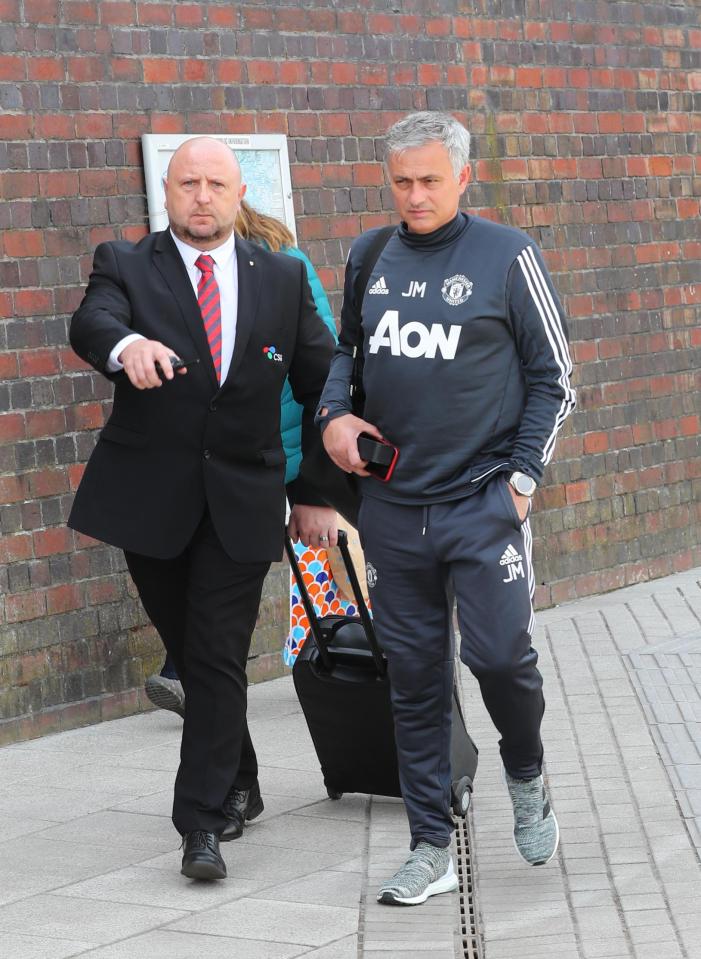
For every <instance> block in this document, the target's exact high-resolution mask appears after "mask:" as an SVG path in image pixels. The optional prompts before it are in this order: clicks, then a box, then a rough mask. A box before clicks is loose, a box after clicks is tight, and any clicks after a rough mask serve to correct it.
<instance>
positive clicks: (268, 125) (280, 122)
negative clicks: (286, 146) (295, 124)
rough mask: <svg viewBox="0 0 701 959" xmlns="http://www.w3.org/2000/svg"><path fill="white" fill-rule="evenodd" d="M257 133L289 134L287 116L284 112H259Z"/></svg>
mask: <svg viewBox="0 0 701 959" xmlns="http://www.w3.org/2000/svg"><path fill="white" fill-rule="evenodd" d="M256 132H257V133H284V134H285V135H286V134H287V132H288V131H287V118H286V117H285V114H284V113H259V114H257V116H256Z"/></svg>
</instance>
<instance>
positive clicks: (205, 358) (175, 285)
mask: <svg viewBox="0 0 701 959" xmlns="http://www.w3.org/2000/svg"><path fill="white" fill-rule="evenodd" d="M153 262H154V265H155V267H156V269H157V270H158V272H159V273H160V274H161V276H162V277H163V279H164V280H165V281H166V283H167V284H168V286H169V287H170V290H171V292H172V294H173V297H174V298H175V302H176V303H177V305H178V308H179V310H180V313H181V315H182V317H183V320H184V321H185V326H186V327H187V329H188V332H189V333H190V336H191V337H192V341H193V343H194V345H195V350H196V352H197V355H198V356H199V358H200V362H201V363H202V364H203V368H204V369H206V370H207V371H208V376H209V378H210V380H211V381H212V385H213V386H214V387H215V388H216V389H218V388H219V383H218V382H217V374H216V372H215V369H214V363H213V362H212V354H211V352H210V349H209V343H208V342H207V334H206V333H205V330H204V324H203V322H202V314H201V313H200V308H199V305H198V303H197V297H196V296H195V292H194V290H193V289H192V283H191V282H190V277H189V276H188V275H187V270H186V269H185V264H184V263H183V261H182V257H181V256H180V254H179V253H178V248H177V247H176V245H175V243H174V242H173V238H172V236H171V235H170V230H168V229H166V230H163V232H162V233H160V234H159V236H158V238H157V239H156V243H155V246H154V251H153ZM184 359H188V357H184Z"/></svg>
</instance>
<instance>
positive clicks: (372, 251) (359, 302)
mask: <svg viewBox="0 0 701 959" xmlns="http://www.w3.org/2000/svg"><path fill="white" fill-rule="evenodd" d="M396 230H397V228H396V226H383V227H382V229H380V230H378V231H377V233H376V234H375V236H374V237H373V239H372V243H371V244H370V246H369V247H368V249H367V251H366V253H365V256H364V257H363V261H362V263H361V264H360V270H359V271H358V275H357V276H356V278H355V284H354V285H353V294H354V296H355V303H356V306H357V307H358V310H359V311H360V310H362V306H363V297H364V296H365V291H366V289H367V287H368V281H369V279H370V274H371V273H372V271H373V270H374V268H375V264H376V263H377V261H378V260H379V258H380V253H382V251H383V250H384V248H385V247H386V246H387V243H388V242H389V238H390V237H391V236H392V234H393V233H395V232H396ZM364 356H365V355H364V353H363V324H362V317H361V322H360V325H359V327H358V340H357V342H356V344H355V346H354V347H353V372H352V373H351V382H350V397H351V404H352V407H353V413H354V414H355V415H356V416H362V415H363V407H364V406H365V392H364V390H363V365H364V363H365V358H364Z"/></svg>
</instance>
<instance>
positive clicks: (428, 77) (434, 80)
mask: <svg viewBox="0 0 701 959" xmlns="http://www.w3.org/2000/svg"><path fill="white" fill-rule="evenodd" d="M442 74H443V69H442V67H439V66H436V64H433V63H419V64H418V65H417V79H418V81H419V84H420V85H421V86H427V87H432V86H434V85H437V84H439V83H440V82H441V79H442Z"/></svg>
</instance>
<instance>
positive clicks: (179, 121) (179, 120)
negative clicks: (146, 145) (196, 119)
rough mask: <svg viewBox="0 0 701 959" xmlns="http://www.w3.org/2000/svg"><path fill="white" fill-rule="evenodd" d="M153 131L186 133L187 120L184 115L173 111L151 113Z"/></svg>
mask: <svg viewBox="0 0 701 959" xmlns="http://www.w3.org/2000/svg"><path fill="white" fill-rule="evenodd" d="M151 132H152V133H184V132H185V122H184V119H183V117H181V116H177V115H176V114H172V113H152V114H151Z"/></svg>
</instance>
